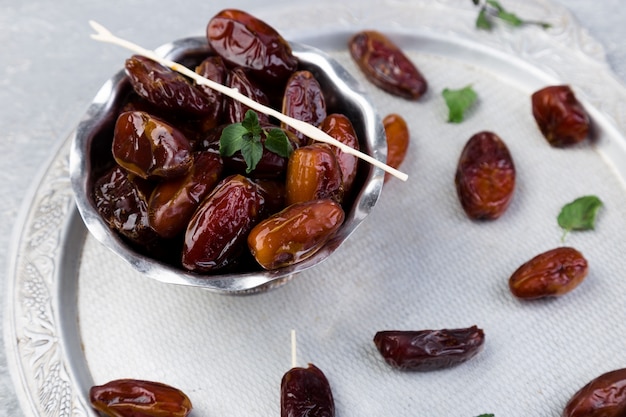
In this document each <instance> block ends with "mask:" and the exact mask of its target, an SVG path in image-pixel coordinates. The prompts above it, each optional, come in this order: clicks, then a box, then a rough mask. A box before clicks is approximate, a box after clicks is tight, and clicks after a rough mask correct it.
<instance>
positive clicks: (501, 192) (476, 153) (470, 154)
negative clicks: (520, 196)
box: [454, 132, 516, 220]
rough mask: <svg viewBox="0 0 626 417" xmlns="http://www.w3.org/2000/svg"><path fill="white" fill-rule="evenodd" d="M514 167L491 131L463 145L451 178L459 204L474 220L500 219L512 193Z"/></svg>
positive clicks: (500, 141)
mask: <svg viewBox="0 0 626 417" xmlns="http://www.w3.org/2000/svg"><path fill="white" fill-rule="evenodd" d="M515 177H516V172H515V165H514V163H513V158H512V157H511V153H510V152H509V149H508V148H507V146H506V144H505V143H504V141H502V139H500V137H498V135H496V134H495V133H492V132H480V133H477V134H475V135H474V136H472V137H471V138H470V139H469V141H468V142H467V143H466V145H465V147H464V148H463V151H462V152H461V156H460V158H459V162H458V165H457V170H456V175H455V179H454V181H455V185H456V190H457V194H458V197H459V201H460V203H461V206H462V207H463V210H465V213H466V214H467V216H468V217H469V218H471V219H474V220H495V219H497V218H499V217H500V216H502V214H504V212H505V211H506V209H507V208H508V207H509V204H510V202H511V200H512V198H513V194H514V191H515Z"/></svg>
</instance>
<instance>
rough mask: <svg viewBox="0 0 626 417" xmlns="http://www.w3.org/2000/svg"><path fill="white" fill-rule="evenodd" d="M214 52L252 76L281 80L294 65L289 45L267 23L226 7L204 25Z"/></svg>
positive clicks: (294, 60) (268, 79) (270, 80)
mask: <svg viewBox="0 0 626 417" xmlns="http://www.w3.org/2000/svg"><path fill="white" fill-rule="evenodd" d="M206 32H207V39H208V41H209V45H211V47H212V48H213V50H214V51H215V53H217V54H218V55H219V56H221V57H222V58H223V59H224V61H225V62H226V63H228V64H229V65H231V66H232V67H243V68H246V69H247V70H249V71H250V72H251V73H252V74H254V76H255V78H260V79H263V80H266V81H268V82H270V83H284V82H285V81H286V80H287V78H288V77H289V76H290V75H291V73H292V72H294V71H295V70H296V68H297V66H298V60H297V59H296V57H295V56H294V55H293V53H292V52H291V47H290V46H289V44H288V43H287V41H285V39H283V37H282V36H281V35H280V34H279V33H278V32H277V31H276V30H275V29H274V28H272V27H271V26H270V25H268V24H267V23H265V22H263V21H262V20H260V19H258V18H256V17H254V16H252V15H250V14H248V13H246V12H244V11H241V10H234V9H226V10H222V11H221V12H219V13H217V14H216V15H215V16H213V18H211V20H210V21H209V24H208V25H207V31H206Z"/></svg>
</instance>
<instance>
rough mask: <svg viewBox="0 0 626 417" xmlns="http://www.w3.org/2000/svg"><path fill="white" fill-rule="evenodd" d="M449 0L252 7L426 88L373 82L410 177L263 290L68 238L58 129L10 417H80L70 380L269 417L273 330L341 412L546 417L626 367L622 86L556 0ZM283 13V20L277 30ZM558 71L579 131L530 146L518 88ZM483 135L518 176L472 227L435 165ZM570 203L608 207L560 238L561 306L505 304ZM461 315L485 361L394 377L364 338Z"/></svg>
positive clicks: (32, 206)
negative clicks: (115, 383)
mask: <svg viewBox="0 0 626 417" xmlns="http://www.w3.org/2000/svg"><path fill="white" fill-rule="evenodd" d="M467 3H468V4H467V7H464V6H458V4H459V2H454V1H451V0H450V1H439V2H431V1H412V2H410V4H409V2H389V3H386V4H385V6H384V7H379V8H372V9H371V10H370V9H367V11H365V9H354V7H353V6H354V4H350V3H349V2H348V3H347V4H345V3H344V4H342V5H339V4H334V5H328V4H316V5H313V6H310V5H306V6H305V5H303V6H295V7H290V8H289V9H276V10H267V11H263V12H261V13H258V15H259V16H260V17H261V18H266V20H267V21H268V22H270V23H271V24H273V25H274V26H275V27H276V28H277V29H279V30H280V31H281V32H282V33H284V35H285V37H287V38H289V39H294V40H297V41H300V42H302V43H308V44H311V45H313V46H317V47H320V48H322V49H324V50H326V51H327V52H330V53H331V54H332V55H333V56H334V57H335V58H336V59H337V60H339V61H340V62H341V63H343V64H344V65H345V66H346V67H347V68H348V69H349V70H350V71H351V72H352V73H353V74H354V75H355V76H357V77H359V76H360V74H359V73H358V71H357V69H356V67H355V65H354V63H352V62H351V60H350V58H349V56H348V53H347V51H346V47H345V45H346V40H347V38H348V37H349V36H350V34H352V33H354V31H356V30H358V29H361V28H376V29H380V30H381V31H384V32H385V33H387V34H389V35H390V36H392V37H393V39H395V40H396V41H397V43H398V44H400V46H402V47H403V48H404V49H405V50H406V51H408V53H409V55H410V56H411V57H412V58H413V59H414V60H415V62H416V63H417V65H418V66H419V67H420V69H421V70H422V71H423V73H424V74H425V76H426V77H427V79H428V80H429V83H430V90H429V93H428V94H427V95H426V96H425V97H424V98H423V99H422V100H420V101H419V102H416V103H409V102H407V101H405V100H401V99H396V98H393V97H391V96H388V95H386V94H384V93H381V92H380V91H378V90H376V89H375V88H374V87H371V86H370V87H369V88H370V91H369V92H370V94H371V95H372V97H373V99H374V103H375V104H376V105H377V106H378V108H379V110H380V111H381V113H383V114H386V113H391V112H397V113H400V114H402V115H403V116H405V117H406V118H407V120H408V121H409V123H410V128H411V132H412V142H411V147H410V153H409V155H408V157H407V159H406V161H405V163H404V164H403V166H402V168H403V170H404V171H405V172H407V173H408V174H409V176H410V178H409V181H408V182H407V183H402V182H400V181H397V180H392V181H390V182H389V183H388V184H386V185H385V188H384V190H383V195H382V198H381V200H380V201H379V203H378V205H377V206H376V209H375V210H374V211H373V213H372V214H371V215H370V217H369V218H368V219H367V221H365V222H364V223H363V224H362V225H361V226H360V228H359V229H358V230H356V231H355V233H354V234H353V236H352V237H351V239H350V240H349V241H348V242H347V243H346V244H345V245H344V246H342V247H341V248H340V249H339V250H338V253H337V254H336V255H337V256H334V257H332V258H330V259H328V260H327V261H326V262H325V263H324V264H322V265H319V266H318V267H317V268H316V269H314V270H310V271H305V272H303V273H302V275H301V276H299V277H298V279H297V280H293V281H292V282H290V283H289V285H286V286H284V287H281V288H279V289H276V290H274V291H270V292H267V293H264V294H259V295H254V296H250V297H248V296H244V297H230V296H221V295H217V294H212V293H208V292H206V291H199V290H197V289H194V288H186V287H180V286H172V285H166V284H163V283H159V282H155V281H152V280H148V279H145V278H144V277H142V276H141V275H140V274H138V273H136V272H135V271H134V270H132V268H130V267H129V266H127V265H126V264H124V263H123V262H121V261H120V260H119V259H118V258H117V257H116V256H115V255H113V254H112V253H110V252H109V251H108V250H106V249H104V248H103V247H102V246H100V245H99V244H98V243H97V242H96V241H95V240H94V239H93V238H91V237H90V236H89V235H88V234H87V233H86V231H85V228H84V226H83V224H82V222H81V220H80V217H79V216H78V214H77V212H76V210H75V208H74V203H73V197H72V194H71V190H70V183H69V178H68V152H69V142H68V140H65V141H62V142H61V144H60V147H59V148H58V149H57V151H56V153H55V154H54V155H53V157H52V160H51V163H50V165H49V166H48V168H47V169H46V170H45V173H44V175H43V177H42V178H40V179H38V180H37V181H36V183H35V188H34V191H33V194H32V196H31V197H30V198H29V199H28V204H27V206H26V207H25V208H24V212H23V214H22V216H23V217H22V223H21V224H20V225H18V227H19V229H18V230H20V231H21V232H20V233H18V234H17V236H16V239H15V241H14V248H15V249H14V253H13V257H12V259H13V263H12V266H11V269H10V271H9V279H8V285H7V291H8V309H7V314H6V317H5V320H6V325H5V331H6V337H5V340H6V344H7V351H8V358H9V362H10V365H11V367H12V374H13V376H14V380H15V384H16V388H17V390H18V393H19V395H20V399H21V402H22V404H23V408H24V412H25V414H26V415H28V416H34V417H48V416H50V417H52V416H68V417H69V416H72V417H77V416H95V415H96V414H95V413H94V411H93V410H92V409H91V408H90V407H89V404H88V400H87V397H86V395H87V391H88V388H89V387H90V386H91V385H92V384H94V383H97V384H99V383H103V382H106V381H108V380H111V379H116V378H126V377H130V378H138V379H150V380H156V381H161V382H165V383H169V384H171V385H174V386H176V387H178V388H180V389H182V390H183V391H185V392H186V393H187V394H188V395H189V397H190V398H191V400H192V402H193V403H194V408H195V411H194V413H193V415H195V416H205V415H211V416H226V415H228V416H249V415H278V413H279V384H280V378H281V377H282V375H283V373H284V372H285V371H286V370H287V369H288V368H289V367H290V364H291V361H290V339H289V332H290V330H291V329H295V330H296V331H297V333H298V359H299V363H300V365H304V364H306V363H307V362H312V363H315V364H316V365H317V366H318V367H320V368H321V369H322V370H323V371H324V372H325V373H326V375H327V377H328V379H329V380H330V383H331V385H332V388H333V393H334V395H335V401H336V407H337V414H338V415H396V416H414V415H430V416H450V415H459V416H468V417H474V416H477V415H479V414H483V413H493V414H495V415H496V416H500V417H501V416H505V415H506V416H510V417H518V416H519V417H522V416H529V415H543V416H558V415H560V412H561V410H562V408H563V406H564V404H565V402H566V401H567V400H568V399H569V397H570V396H571V395H572V394H573V393H574V392H575V391H576V390H577V389H578V388H579V387H581V386H582V385H583V384H584V383H586V382H587V381H588V380H590V379H592V378H593V377H595V376H597V375H599V374H601V373H603V372H606V371H609V370H612V369H616V368H622V367H625V366H626V359H624V356H623V354H622V350H623V346H624V343H625V342H626V320H625V316H626V308H625V307H626V306H625V303H624V300H625V299H626V279H625V278H626V277H625V276H624V271H626V257H624V256H623V253H624V250H625V249H626V241H625V240H624V237H623V230H626V216H625V215H624V207H626V192H625V191H626V181H625V180H626V138H625V136H624V132H626V122H625V120H624V115H626V111H624V108H623V107H624V104H623V103H625V102H626V90H625V88H624V87H623V86H622V85H621V84H620V83H619V82H617V81H616V79H615V78H614V77H613V75H612V73H611V72H610V70H609V69H608V66H607V65H606V64H605V62H604V60H603V56H602V50H601V48H600V47H599V46H598V45H597V44H596V43H595V42H594V41H593V40H592V39H589V38H588V37H587V36H586V34H585V32H584V31H583V30H582V29H580V27H579V26H578V25H577V24H576V23H575V22H573V21H572V20H571V17H570V16H569V15H568V14H567V13H566V12H565V11H564V10H563V9H562V8H559V7H556V6H554V5H552V4H551V3H549V2H547V1H541V0H536V1H529V2H524V3H523V4H522V3H520V5H519V9H518V10H516V11H517V12H519V14H522V15H524V16H528V17H529V18H536V19H543V18H545V17H546V16H548V19H549V20H550V22H551V23H553V25H554V28H553V29H551V30H550V31H543V30H541V29H538V28H533V27H527V28H523V29H510V28H506V27H499V28H498V29H497V30H496V31H494V32H492V33H484V32H478V31H476V30H475V29H474V27H473V19H474V17H475V13H476V10H475V8H473V7H471V2H469V1H468V2H467ZM359 4H361V3H359ZM354 10H361V11H360V12H355V11H354ZM263 13H266V15H264V14H263ZM303 16H304V18H303ZM296 17H298V18H300V19H301V21H302V26H303V28H302V27H301V28H299V30H298V31H295V30H294V29H290V27H288V25H287V22H293V21H294V19H295V18H296ZM281 25H284V26H285V27H281ZM307 28H309V30H307ZM290 30H291V31H293V32H290ZM96 47H97V46H96ZM105 78H106V77H105ZM362 81H363V83H364V84H365V81H364V80H362ZM554 83H568V84H571V85H572V86H573V87H574V88H575V91H576V92H577V94H578V96H579V98H580V99H581V100H582V101H583V102H584V104H585V105H586V106H587V108H588V110H589V112H590V114H591V116H592V118H593V123H594V141H593V142H587V143H585V144H583V145H581V146H577V147H575V148H573V149H567V150H563V149H561V150H557V149H553V148H550V147H549V146H548V145H547V143H546V142H545V140H544V139H543V138H542V137H541V136H540V134H539V132H538V130H537V128H536V126H535V125H534V121H533V119H532V116H531V114H530V101H529V95H530V94H531V93H532V92H533V91H535V90H536V89H538V88H540V87H543V86H544V85H547V84H554ZM467 84H472V85H473V86H474V88H475V90H476V91H477V92H478V94H479V97H480V98H479V102H478V104H477V106H476V107H475V108H474V109H473V110H472V111H471V112H470V113H469V114H468V117H467V120H466V121H465V122H463V123H462V124H460V125H451V124H447V123H445V119H446V116H447V114H446V109H445V105H444V103H443V100H442V98H441V96H440V92H441V90H442V89H443V88H445V87H450V88H457V87H462V86H465V85H467ZM487 129H489V130H492V131H494V132H496V133H498V134H499V135H500V136H501V137H502V138H503V139H504V140H505V142H506V143H507V145H508V146H509V148H510V150H511V153H512V155H513V158H514V160H515V163H516V166H517V170H518V188H517V190H516V195H515V197H514V200H513V202H512V205H511V206H510V208H509V210H508V211H507V213H506V214H505V215H504V216H503V217H502V218H501V219H499V220H497V221H495V222H490V223H475V222H471V221H469V220H468V219H467V218H466V217H465V215H464V214H463V213H462V211H461V209H460V206H459V204H458V201H457V199H456V194H455V191H454V185H453V175H454V170H455V166H456V162H457V159H458V156H459V154H460V150H461V148H462V146H463V145H464V143H465V142H466V140H467V139H468V138H469V137H470V136H471V135H472V134H473V133H476V132H478V131H480V130H487ZM585 194H596V195H598V196H599V197H600V198H601V199H602V200H603V201H604V203H605V206H604V208H603V209H602V211H601V212H600V215H599V218H598V223H597V226H596V229H595V230H594V231H589V232H581V233H572V234H570V235H568V236H567V237H566V241H565V243H566V244H568V245H570V246H574V247H577V248H578V249H579V250H581V251H582V252H583V253H584V254H585V256H586V257H587V259H588V260H589V263H590V274H589V276H588V277H587V279H586V280H585V282H583V284H582V285H581V286H580V287H579V288H577V289H576V290H575V291H574V292H572V293H570V294H567V295H566V296H564V297H562V298H559V299H553V300H545V301H538V302H530V303H524V302H519V301H517V300H515V299H513V297H512V296H511V295H510V293H509V291H508V286H507V280H508V277H509V276H510V274H511V273H512V272H513V270H514V269H515V268H516V267H517V266H519V265H520V264H521V263H522V262H524V261H526V260H528V259H529V258H530V257H532V256H534V255H536V254H537V253H539V252H542V251H544V250H547V249H551V248H553V247H556V246H559V245H561V244H562V242H561V240H560V239H561V234H562V232H561V230H560V229H559V227H558V225H557V223H556V216H557V214H558V211H559V210H560V208H561V206H562V205H563V204H565V203H567V202H569V201H571V200H573V199H574V198H576V197H579V196H581V195H585ZM473 324H476V325H478V326H479V327H481V328H483V329H484V330H485V334H486V345H485V349H484V351H483V352H481V354H480V355H479V356H477V357H475V358H474V359H472V360H471V361H469V362H468V363H465V364H463V365H461V366H458V367H455V368H451V369H447V370H442V371H437V372H429V373H400V372H397V371H394V370H392V369H390V368H389V367H388V366H387V365H385V364H384V363H383V361H382V360H381V358H380V357H379V355H378V353H377V352H376V350H375V348H374V345H373V343H372V338H373V336H374V333H375V332H376V331H377V330H383V329H425V328H444V327H448V328H451V327H467V326H470V325H473Z"/></svg>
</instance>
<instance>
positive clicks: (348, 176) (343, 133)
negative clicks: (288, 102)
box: [320, 113, 359, 194]
mask: <svg viewBox="0 0 626 417" xmlns="http://www.w3.org/2000/svg"><path fill="white" fill-rule="evenodd" d="M320 129H321V130H322V131H324V132H325V133H327V134H328V135H329V136H331V137H333V138H335V139H337V140H338V141H339V142H341V143H343V144H344V145H347V146H349V147H351V148H353V149H356V150H359V139H358V138H357V136H356V132H355V131H354V126H352V122H350V119H348V118H347V117H346V116H344V115H343V114H337V113H333V114H329V115H328V116H327V117H326V118H325V119H324V121H323V122H322V125H321V126H320ZM332 149H333V152H334V153H335V156H336V157H337V163H338V164H339V168H340V169H341V179H342V182H343V192H344V194H347V193H348V192H349V191H350V188H352V183H353V182H354V179H355V178H356V173H357V168H358V163H359V159H358V158H357V157H356V156H354V155H350V154H349V153H346V152H344V151H342V150H341V149H339V148H338V147H333V148H332Z"/></svg>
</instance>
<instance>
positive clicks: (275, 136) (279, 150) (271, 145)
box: [265, 128, 293, 158]
mask: <svg viewBox="0 0 626 417" xmlns="http://www.w3.org/2000/svg"><path fill="white" fill-rule="evenodd" d="M265 147H266V148H267V150H268V151H270V152H274V153H275V154H276V155H278V156H282V157H283V158H289V155H291V152H293V147H292V146H291V142H289V139H288V138H287V134H286V133H285V132H284V131H283V130H282V129H279V128H275V129H271V130H270V131H268V132H265Z"/></svg>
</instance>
